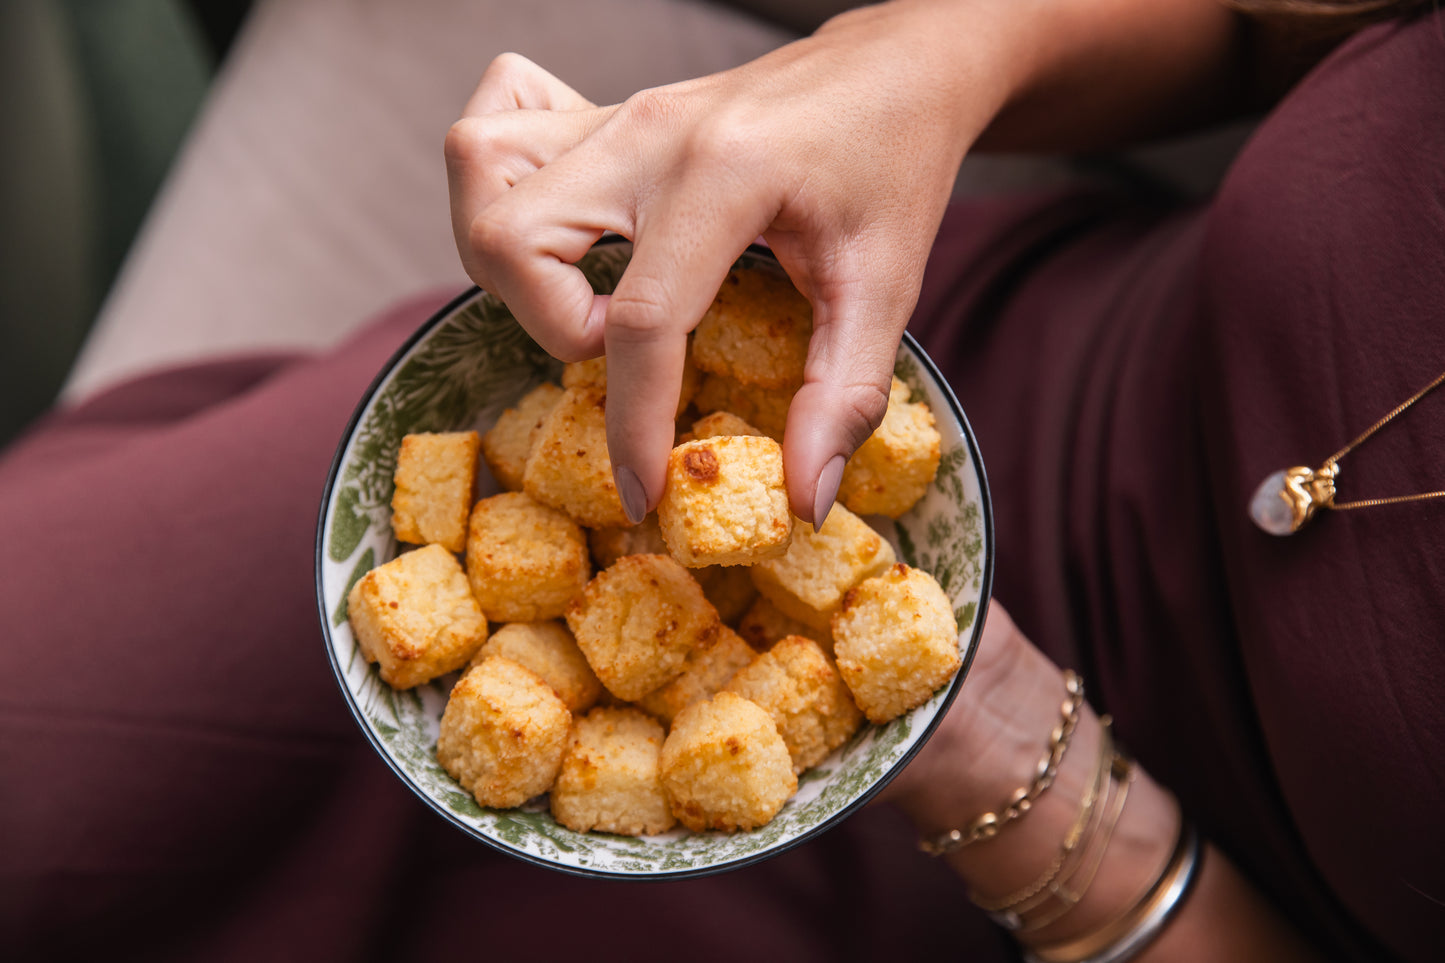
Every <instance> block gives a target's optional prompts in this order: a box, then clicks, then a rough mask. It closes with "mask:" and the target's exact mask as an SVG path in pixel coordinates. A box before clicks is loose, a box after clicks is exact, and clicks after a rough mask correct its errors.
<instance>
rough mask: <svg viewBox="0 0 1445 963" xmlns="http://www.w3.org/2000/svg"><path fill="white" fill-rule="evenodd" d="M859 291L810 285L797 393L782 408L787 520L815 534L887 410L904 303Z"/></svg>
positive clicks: (907, 309) (908, 307) (907, 308)
mask: <svg viewBox="0 0 1445 963" xmlns="http://www.w3.org/2000/svg"><path fill="white" fill-rule="evenodd" d="M861 287H862V284H861V283H857V282H855V283H852V284H844V285H836V286H834V288H835V289H834V290H829V286H827V285H819V284H814V286H813V292H814V298H815V302H814V306H813V337H812V340H811V341H810V342H809V343H808V361H807V365H806V367H805V369H804V376H803V386H802V387H801V388H799V389H798V392H797V394H795V395H794V396H793V403H792V405H791V406H789V408H788V423H787V430H786V432H785V434H784V441H783V470H784V472H785V474H786V476H787V479H788V501H789V504H790V505H791V507H792V510H793V514H794V515H797V516H798V517H799V518H801V519H803V520H804V521H807V522H810V523H812V525H813V526H814V527H815V528H817V527H820V526H821V525H822V523H823V520H824V519H825V518H826V517H827V515H828V511H829V510H830V509H831V508H832V505H833V501H834V499H835V498H837V495H838V485H839V483H840V482H841V481H842V479H843V468H844V465H845V463H846V462H847V460H848V457H849V456H850V455H852V454H853V452H854V451H855V450H856V449H857V448H858V446H859V445H861V444H863V442H865V441H867V440H868V436H869V435H871V434H872V433H873V429H875V428H877V427H878V425H879V423H880V422H882V420H883V415H884V413H885V412H886V411H887V410H888V389H889V386H890V385H891V384H892V380H893V363H894V359H895V358H896V357H897V354H898V343H899V341H900V340H901V339H902V337H903V329H904V327H906V326H907V324H908V318H909V315H910V314H911V313H912V309H913V303H912V300H911V299H904V302H903V303H900V301H899V299H897V298H888V297H879V296H877V292H875V293H874V295H873V296H872V297H865V296H860V294H859V289H860V288H861Z"/></svg>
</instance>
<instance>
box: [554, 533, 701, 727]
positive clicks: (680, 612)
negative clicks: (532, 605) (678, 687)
mask: <svg viewBox="0 0 1445 963" xmlns="http://www.w3.org/2000/svg"><path fill="white" fill-rule="evenodd" d="M721 625H722V623H721V622H719V621H718V617H717V610H715V609H714V608H713V607H712V603H710V602H709V601H708V600H707V597H706V596H705V595H703V592H702V587H701V586H699V585H698V584H697V580H696V579H695V578H693V577H692V575H691V574H690V573H689V572H688V570H687V569H685V568H683V567H682V566H681V565H679V564H678V563H677V562H676V561H675V560H674V559H672V558H669V557H668V556H666V555H626V556H623V557H622V558H620V559H618V560H617V561H616V562H614V563H613V564H612V565H611V566H610V567H608V568H606V569H603V570H602V571H601V572H598V573H597V575H596V576H595V577H593V579H592V581H591V582H589V583H587V588H586V589H585V590H583V592H582V594H581V595H579V596H578V597H577V598H575V599H574V600H573V601H572V604H571V605H570V606H569V607H568V609H567V626H568V627H569V628H570V629H571V630H572V635H573V636H574V637H575V638H576V639H577V645H578V646H579V647H580V648H581V649H582V653H583V654H584V655H586V656H587V663H588V665H590V666H592V671H593V672H596V673H597V678H599V679H601V680H602V684H603V685H604V686H606V687H607V690H608V691H609V692H611V693H612V694H613V695H615V696H616V697H617V698H619V699H624V700H627V701H631V700H634V699H640V698H641V697H642V696H645V695H646V694H647V693H649V692H651V691H652V690H653V689H656V688H658V687H659V686H664V685H666V684H667V683H669V682H671V681H672V680H673V679H675V678H677V676H678V674H679V673H681V672H682V669H683V666H684V665H685V663H686V660H687V654H688V653H689V652H691V651H692V650H693V648H694V647H695V646H698V645H701V644H703V643H706V642H708V641H710V640H711V639H712V637H713V636H714V635H716V634H717V632H718V630H719V628H720V627H721Z"/></svg>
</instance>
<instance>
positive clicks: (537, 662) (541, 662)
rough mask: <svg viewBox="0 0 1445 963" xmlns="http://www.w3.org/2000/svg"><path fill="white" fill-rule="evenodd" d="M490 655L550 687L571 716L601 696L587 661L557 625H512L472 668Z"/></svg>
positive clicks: (480, 653) (494, 638)
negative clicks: (519, 667)
mask: <svg viewBox="0 0 1445 963" xmlns="http://www.w3.org/2000/svg"><path fill="white" fill-rule="evenodd" d="M493 655H503V656H506V657H507V658H509V659H511V660H512V661H513V662H516V663H517V664H518V665H523V666H526V667H527V668H529V669H531V670H532V671H533V672H535V673H537V675H539V676H541V677H542V681H543V682H546V683H547V684H548V685H550V686H551V687H552V690H553V691H554V692H556V693H557V695H559V696H561V698H562V701H563V702H565V703H566V704H567V709H568V711H570V712H572V713H573V714H577V713H582V712H586V711H587V710H588V709H590V708H592V706H593V705H594V704H595V703H596V702H597V699H598V697H599V696H601V695H602V683H601V682H600V681H598V679H597V674H596V673H595V672H593V671H592V667H591V666H590V665H588V664H587V657H586V656H584V655H583V654H582V650H581V649H579V648H578V647H577V641H576V640H575V639H573V638H572V633H571V632H569V631H567V626H565V625H563V624H562V623H561V622H557V621H546V622H512V623H509V624H507V625H504V626H502V627H501V628H499V629H497V630H496V631H495V632H493V633H492V637H491V638H489V639H487V641H486V643H485V644H484V645H483V646H482V647H481V648H480V649H478V650H477V654H476V655H474V656H472V662H471V664H472V665H476V664H477V663H478V662H480V661H481V660H483V659H485V658H488V657H490V656H493Z"/></svg>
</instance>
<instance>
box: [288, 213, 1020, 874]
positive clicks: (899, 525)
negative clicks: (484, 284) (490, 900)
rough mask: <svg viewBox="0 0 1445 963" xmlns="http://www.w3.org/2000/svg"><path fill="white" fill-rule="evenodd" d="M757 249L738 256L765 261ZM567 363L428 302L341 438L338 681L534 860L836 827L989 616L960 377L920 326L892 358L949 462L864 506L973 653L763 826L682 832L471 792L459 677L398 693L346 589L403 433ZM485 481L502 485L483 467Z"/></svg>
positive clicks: (607, 255)
mask: <svg viewBox="0 0 1445 963" xmlns="http://www.w3.org/2000/svg"><path fill="white" fill-rule="evenodd" d="M630 254H631V245H630V244H628V243H627V242H625V241H621V240H610V241H605V242H602V243H599V244H598V245H597V246H596V247H595V248H594V249H593V250H592V251H591V252H589V253H588V255H587V256H586V257H584V258H583V259H582V260H581V261H580V262H579V264H578V267H579V268H581V270H582V272H583V273H584V274H585V275H586V276H587V277H588V279H589V280H590V281H591V282H592V285H593V287H594V288H595V289H596V290H597V291H598V292H599V293H607V292H609V291H611V290H612V287H613V286H614V285H615V284H616V282H617V279H618V278H619V277H620V276H621V274H622V271H623V269H624V268H625V267H626V265H627V260H628V258H629V256H630ZM769 260H771V255H769V254H768V253H767V252H766V251H765V250H763V249H752V250H749V251H748V252H747V253H746V254H744V255H743V258H742V261H741V262H740V263H743V264H746V263H756V262H758V261H769ZM560 371H561V366H560V364H558V362H556V361H555V360H553V359H552V358H550V357H549V356H548V355H547V354H546V353H545V352H544V351H542V349H541V348H539V347H538V346H537V345H536V344H535V343H534V342H533V341H532V339H531V338H530V337H528V336H527V334H526V333H525V332H524V331H523V330H522V329H521V327H520V326H518V324H517V322H516V321H515V320H514V319H513V318H512V316H511V314H510V313H509V312H508V311H507V309H506V307H505V306H504V305H502V304H501V302H499V301H498V300H497V299H495V298H493V297H492V296H490V295H488V294H486V293H484V292H482V291H479V290H475V289H474V290H472V291H471V292H469V293H467V294H464V295H462V296H460V297H458V298H457V299H456V300H454V301H452V302H451V303H450V304H449V305H447V306H446V307H445V308H443V309H442V310H441V311H439V312H438V313H437V314H436V315H434V316H433V317H432V318H431V319H430V320H429V321H427V322H426V324H424V325H423V326H422V327H421V329H420V330H418V331H417V332H416V334H415V335H413V336H412V337H411V339H410V340H409V341H408V342H407V343H406V344H405V345H404V346H403V347H402V348H401V349H400V350H399V351H398V352H397V353H396V355H395V356H394V357H393V358H392V359H391V360H390V361H389V362H387V364H386V366H385V367H384V368H383V369H382V370H381V372H380V373H379V374H378V375H377V377H376V380H375V381H374V382H373V384H372V385H371V387H370V388H369V389H368V390H367V392H366V394H365V395H364V396H363V397H362V398H361V400H360V402H359V403H358V405H357V407H356V411H355V413H354V414H353V415H352V418H351V421H350V423H349V424H348V425H347V427H346V431H345V433H344V434H343V435H342V438H341V442H340V445H339V446H338V448H337V451H336V456H335V459H334V460H333V462H332V466H331V472H330V476H329V477H328V478H327V482H326V490H325V494H324V497H323V500H322V505H321V514H320V519H319V522H318V525H317V535H316V597H317V605H318V607H319V611H320V616H321V628H322V634H323V637H324V641H325V645H326V651H327V654H328V656H329V657H330V660H331V665H332V668H333V669H334V670H335V674H336V680H337V682H338V683H339V684H340V687H341V694H342V696H343V697H344V698H345V700H346V702H347V705H348V706H349V707H350V709H351V713H352V715H353V716H354V717H355V718H356V722H357V724H358V725H359V726H360V727H361V730H362V732H363V733H364V734H365V736H366V738H367V739H368V740H369V741H370V742H371V744H372V746H373V747H374V748H375V749H376V751H377V752H378V753H380V754H381V757H382V758H383V759H384V760H385V761H386V762H387V764H388V765H389V766H390V767H391V768H392V770H393V771H394V772H395V773H396V775H397V777H398V778H400V779H401V780H402V781H403V782H404V783H405V784H406V785H407V786H408V787H409V788H410V789H411V790H412V791H413V792H415V793H416V795H417V797H418V798H419V799H420V800H421V801H422V802H424V803H425V804H426V805H428V806H430V807H431V808H432V809H434V810H435V811H436V812H437V813H439V814H440V815H441V816H442V817H443V818H445V819H447V820H448V821H450V822H451V823H452V824H453V825H455V826H456V827H457V828H458V829H459V830H461V832H462V833H464V834H466V835H467V836H471V837H473V838H475V839H477V840H480V841H481V842H483V843H486V844H488V845H490V846H494V847H496V848H498V849H500V850H502V851H504V852H506V853H509V854H511V855H513V856H516V857H518V858H520V859H523V860H526V861H528V862H531V863H536V864H539V865H543V866H547V867H550V868H553V869H557V870H561V871H563V872H568V873H574V874H579V875H586V876H603V877H612V878H618V877H621V878H634V879H638V878H644V879H658V878H683V877H691V876H700V875H706V874H709V873H714V872H719V871H723V870H730V869H736V868H739V867H742V866H745V865H748V864H750V863H754V862H757V861H759V860H763V859H766V858H768V857H770V856H774V855H776V854H778V853H780V852H782V851H784V850H786V849H788V848H790V847H792V846H795V845H797V844H799V843H801V842H803V841H804V840H806V839H809V838H811V837H814V836H816V835H818V834H820V833H823V832H825V831H827V829H828V828H829V827H830V826H833V825H835V824H837V823H838V822H840V821H841V820H843V819H846V818H847V817H848V815H849V814H850V813H852V812H854V811H856V810H857V809H858V808H859V807H861V806H862V805H863V804H864V803H866V802H867V801H868V800H869V799H870V798H871V797H872V796H874V795H875V794H876V793H877V792H878V791H879V790H880V789H882V788H883V786H885V785H886V784H887V783H888V781H889V780H890V779H891V778H892V777H893V776H894V775H895V774H896V773H897V772H898V771H899V769H900V768H901V767H902V766H903V765H905V764H906V763H907V762H908V760H909V759H910V758H911V757H912V756H913V755H914V754H915V753H916V752H918V750H919V749H920V748H921V747H922V746H923V744H924V742H925V741H926V740H927V739H928V737H929V735H930V734H931V733H932V732H933V730H934V728H935V727H936V726H937V725H938V723H939V721H940V719H941V718H942V716H943V713H944V711H945V710H946V709H947V708H948V706H949V704H950V703H951V702H952V701H953V698H954V696H955V695H956V694H957V693H958V690H959V687H960V686H962V685H963V682H964V678H965V677H966V675H967V673H968V669H969V665H970V663H971V662H972V659H973V654H974V651H975V649H976V648H977V645H978V640H979V636H980V633H981V631H982V627H983V620H984V614H985V610H986V608H987V605H988V598H989V587H990V582H991V578H992V571H993V527H992V518H991V515H990V511H989V498H988V486H987V483H986V480H985V476H984V470H983V465H982V463H981V461H980V460H979V454H978V446H977V444H976V443H975V440H974V437H973V434H972V432H971V430H970V428H969V425H968V421H967V420H966V419H965V417H964V414H963V412H962V410H960V408H959V405H958V401H957V399H955V398H954V396H953V392H952V391H951V390H950V389H949V387H948V385H947V384H946V383H945V382H944V380H943V378H942V376H941V375H940V374H939V373H938V370H937V368H936V367H935V366H934V365H933V363H932V362H931V361H930V360H929V359H928V358H927V356H925V354H924V353H923V351H922V349H921V348H919V346H918V345H917V343H916V342H914V341H913V340H912V339H911V338H907V337H905V339H904V341H903V344H902V346H901V347H900V349H899V351H898V359H897V362H896V365H895V368H894V371H895V373H896V374H897V375H898V377H899V378H901V379H902V380H903V381H904V382H906V383H907V384H908V386H909V387H910V388H911V389H912V392H913V394H914V396H915V398H919V397H921V398H923V399H925V400H926V401H927V402H928V404H929V406H930V407H931V408H932V410H933V413H934V416H935V418H936V419H937V425H938V430H939V432H940V433H941V434H942V437H943V444H942V452H943V456H942V463H941V465H940V468H939V471H938V476H937V478H936V480H935V481H934V483H933V485H932V486H931V487H930V489H929V490H928V493H927V494H926V495H925V497H924V498H923V500H922V501H921V502H920V503H919V504H918V505H917V506H915V507H914V508H913V510H912V511H910V512H908V513H907V514H906V515H904V516H903V517H902V518H900V519H898V520H897V521H896V522H893V521H890V520H888V519H881V518H869V519H868V520H869V522H870V523H871V524H874V526H875V527H876V528H877V529H878V531H879V532H881V533H882V534H883V535H884V536H885V537H886V538H888V539H889V540H890V541H891V542H892V543H893V546H894V548H895V549H896V550H897V554H898V558H899V559H900V560H901V561H905V562H907V563H908V564H910V565H913V566H915V567H918V568H922V569H925V570H927V571H928V572H931V573H932V574H933V575H934V577H935V578H937V579H938V581H939V582H940V583H941V584H942V586H943V588H944V590H945V591H946V592H947V593H948V594H949V596H950V597H951V599H952V601H953V606H954V611H955V613H956V615H957V617H958V625H959V630H960V631H959V643H958V644H959V648H960V654H961V655H962V658H963V666H962V668H961V669H960V670H959V672H958V674H957V676H956V677H955V678H954V679H953V681H952V682H951V683H950V684H949V685H947V686H945V687H943V688H942V689H940V690H939V691H938V692H936V693H935V694H934V695H933V697H932V698H930V699H929V700H928V701H927V702H926V703H924V704H923V705H921V706H919V707H918V708H916V709H914V710H912V711H911V712H908V713H906V714H905V715H903V716H901V717H900V718H898V719H895V720H894V721H892V722H889V723H887V724H886V725H872V724H865V726H864V727H863V728H862V730H860V731H859V732H858V733H857V734H856V735H855V736H854V738H853V739H852V740H851V741H849V742H848V743H847V744H846V745H844V746H842V747H841V748H840V749H838V750H837V751H835V752H834V753H833V754H832V755H831V756H830V757H829V758H828V759H826V760H825V761H824V762H823V763H822V764H821V765H819V766H817V767H816V768H814V769H811V770H809V771H808V772H806V773H804V774H803V775H802V776H801V777H800V778H799V781H798V792H797V794H796V795H795V796H794V797H793V798H792V799H790V800H789V801H788V802H787V804H786V805H784V807H783V809H782V811H781V812H779V813H778V815H777V816H776V817H774V818H773V820H772V821H771V822H769V823H768V824H767V825H765V826H763V827H761V828H759V829H756V830H751V831H746V832H738V833H732V834H728V833H720V832H705V833H692V832H688V831H686V830H684V829H677V830H674V831H672V832H669V833H666V834H663V835H660V836H648V837H642V838H631V837H625V836H614V835H609V834H605V833H577V832H573V831H572V830H569V829H566V828H564V827H562V826H560V825H558V824H557V823H556V822H554V821H553V819H552V816H551V814H550V812H549V811H548V808H547V802H546V798H545V797H540V798H538V799H534V800H532V801H531V802H529V803H527V804H526V805H524V806H522V807H520V808H517V809H506V810H497V809H488V808H485V807H482V806H479V805H478V804H477V803H476V801H475V800H474V799H473V798H472V797H471V795H470V794H469V793H468V792H467V791H466V790H464V789H463V788H461V786H459V785H458V784H457V782H456V781H455V780H453V779H452V778H451V776H449V775H448V774H447V773H446V772H445V771H444V770H443V769H442V767H441V766H440V765H439V764H438V763H437V760H436V742H437V731H438V724H439V721H440V719H441V714H442V709H443V707H444V705H445V703H446V699H447V693H448V691H449V689H450V687H451V685H452V683H453V682H454V681H455V676H454V675H453V676H447V677H444V678H442V679H439V680H437V681H435V682H433V683H431V684H429V685H424V686H420V687H418V688H416V689H413V690H409V691H405V692H397V691H393V690H392V688H391V687H390V686H388V685H387V684H386V683H384V682H382V681H381V678H380V677H379V676H378V675H377V672H376V669H375V667H374V666H372V665H370V664H368V663H367V661H366V660H365V659H364V658H363V657H362V655H361V653H360V652H359V650H358V649H357V645H356V640H355V638H354V636H353V635H352V632H351V628H350V626H349V625H348V623H347V620H346V595H347V592H348V591H349V589H350V587H351V586H352V584H354V583H355V582H356V580H357V579H359V578H360V577H361V576H362V575H363V574H365V573H366V572H367V571H368V570H369V569H371V568H372V567H374V566H376V565H379V564H381V563H383V562H385V561H387V560H389V559H391V558H393V557H394V556H395V555H396V553H397V550H398V546H397V542H396V540H395V539H394V538H393V537H392V533H391V509H390V502H391V495H392V472H393V470H394V468H395V465H396V454H397V450H398V448H399V447H400V445H401V439H402V436H403V435H405V434H407V433H409V432H419V431H455V430H460V429H467V428H476V429H478V430H479V431H485V430H486V429H487V428H488V427H490V426H491V424H492V423H493V422H494V421H495V420H496V418H497V416H498V415H500V414H501V413H502V411H503V410H504V409H506V408H507V407H510V406H512V405H514V404H515V403H516V401H517V400H518V399H519V398H520V397H521V396H522V395H523V394H524V393H525V392H526V391H527V390H528V389H530V388H531V387H532V386H533V385H535V384H537V383H538V382H540V381H543V380H552V381H556V380H558V379H559V376H560ZM482 475H483V479H482V482H481V494H482V495H486V494H491V493H492V492H494V491H495V490H496V488H495V484H494V483H493V482H492V481H491V480H490V478H489V477H487V473H486V470H485V466H484V467H483V469H482Z"/></svg>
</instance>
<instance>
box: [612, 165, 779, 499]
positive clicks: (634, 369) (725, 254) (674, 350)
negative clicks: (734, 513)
mask: <svg viewBox="0 0 1445 963" xmlns="http://www.w3.org/2000/svg"><path fill="white" fill-rule="evenodd" d="M703 196H704V195H703V194H701V193H696V192H693V191H689V190H685V189H684V190H680V191H678V192H676V193H671V194H669V195H667V196H666V198H663V199H659V200H658V201H657V202H656V204H655V206H653V207H651V208H650V209H649V210H648V212H647V216H646V217H645V218H643V219H642V220H641V221H640V222H639V224H638V229H637V232H636V233H637V238H636V240H635V242H634V247H633V254H632V260H631V261H630V262H629V264H628V266H627V270H626V271H625V272H624V273H623V275H622V278H621V280H619V281H618V283H617V288H616V290H615V291H614V292H613V294H612V298H611V301H610V303H609V304H608V307H607V316H606V324H605V327H604V341H605V344H606V347H607V386H608V389H607V449H608V453H609V455H610V457H611V459H612V466H613V475H614V477H615V479H616V482H617V490H618V493H619V494H620V495H621V496H622V502H623V508H624V509H625V510H626V511H627V515H628V518H630V519H631V520H632V521H633V522H634V523H635V522H640V521H641V520H642V518H643V516H644V515H646V513H647V512H648V511H649V510H651V509H652V508H655V507H656V506H657V502H658V500H659V499H661V497H662V490H663V487H664V485H665V483H666V476H667V459H668V455H669V454H670V453H671V451H672V442H673V432H674V426H675V422H674V419H675V416H676V413H677V403H678V396H679V393H680V392H681V389H682V374H683V365H684V363H685V359H686V354H687V335H688V332H690V331H691V330H692V329H693V328H695V327H697V323H698V321H699V320H701V318H702V316H703V313H704V312H705V311H706V310H707V307H708V305H709V304H711V303H712V300H713V297H714V296H715V295H716V294H717V290H718V288H719V287H720V286H721V285H722V283H723V279H724V278H725V277H726V276H727V272H728V269H729V268H730V267H732V265H733V262H734V261H736V260H737V258H738V256H739V255H741V254H742V252H743V250H744V249H745V248H746V247H747V245H748V243H749V242H750V241H751V240H752V239H753V238H754V237H756V236H757V233H758V230H757V228H756V225H754V224H752V223H751V222H750V221H749V219H748V216H747V215H746V214H745V213H743V212H742V211H740V210H719V209H718V208H717V207H716V206H714V205H713V204H709V203H708V202H706V201H704V200H702V198H703ZM701 206H706V207H707V208H708V210H707V212H706V213H705V214H704V213H703V212H701V211H700V210H699V207H701ZM699 225H707V226H709V227H711V228H712V230H711V231H700V230H699V229H698V228H699Z"/></svg>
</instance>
